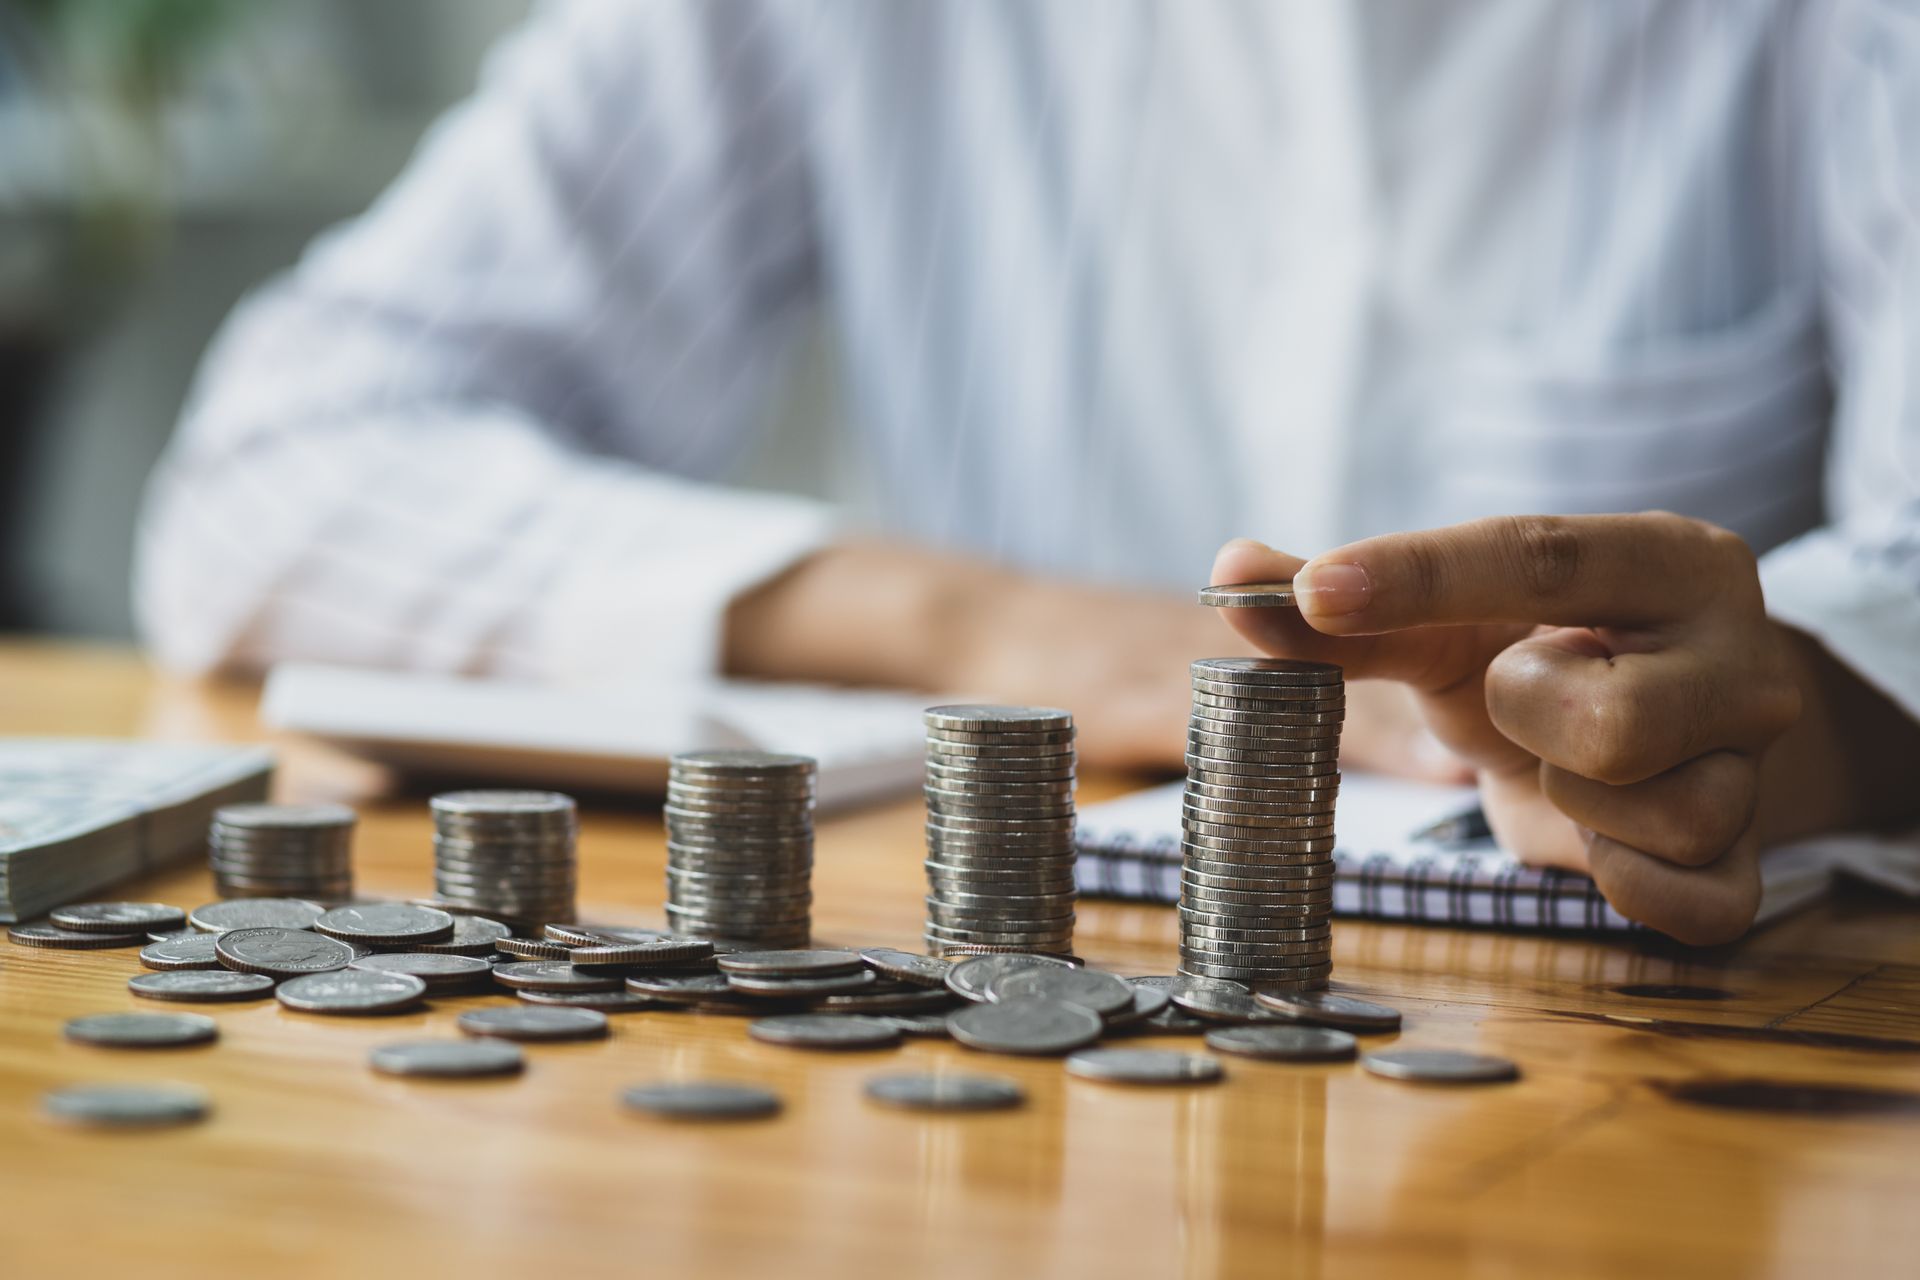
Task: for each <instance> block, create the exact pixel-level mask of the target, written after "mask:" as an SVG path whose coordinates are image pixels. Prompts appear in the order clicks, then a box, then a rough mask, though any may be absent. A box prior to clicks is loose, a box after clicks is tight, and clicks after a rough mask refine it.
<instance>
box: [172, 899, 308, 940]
mask: <svg viewBox="0 0 1920 1280" xmlns="http://www.w3.org/2000/svg"><path fill="white" fill-rule="evenodd" d="M326 913H327V909H326V908H325V907H323V906H321V905H320V904H319V903H317V902H308V901H307V900H306V899H304V898H230V899H228V900H226V901H224V902H209V903H207V904H206V905H205V906H203V907H195V908H194V909H193V910H192V911H191V912H189V913H188V915H187V923H188V924H190V925H192V926H193V927H194V928H196V929H200V930H202V931H204V932H206V933H224V932H226V931H227V930H229V929H311V928H313V922H314V921H315V920H318V919H319V918H320V917H321V916H323V915H325V914H326Z"/></svg>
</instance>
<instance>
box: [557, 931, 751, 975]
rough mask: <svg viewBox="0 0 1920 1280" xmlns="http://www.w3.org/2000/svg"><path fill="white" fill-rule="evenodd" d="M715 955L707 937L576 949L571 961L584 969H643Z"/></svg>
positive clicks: (599, 945)
mask: <svg viewBox="0 0 1920 1280" xmlns="http://www.w3.org/2000/svg"><path fill="white" fill-rule="evenodd" d="M712 955H713V943H712V942H710V941H708V940H707V939H705V938H653V939H649V940H648V941H646V942H599V943H596V944H595V945H593V946H588V947H575V948H574V949H573V951H572V952H571V953H569V955H568V957H567V958H568V959H569V960H571V961H572V962H573V963H574V964H576V965H579V966H581V967H583V968H620V969H639V968H652V967H665V966H671V965H680V964H685V963H687V962H688V961H690V960H704V959H707V958H708V957H710V956H712ZM722 967H723V968H724V967H725V966H722Z"/></svg>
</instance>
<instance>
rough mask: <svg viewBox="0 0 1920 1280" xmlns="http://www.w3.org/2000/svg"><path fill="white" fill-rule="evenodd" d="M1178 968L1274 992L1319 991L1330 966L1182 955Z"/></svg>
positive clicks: (1194, 973) (1197, 975)
mask: <svg viewBox="0 0 1920 1280" xmlns="http://www.w3.org/2000/svg"><path fill="white" fill-rule="evenodd" d="M1180 968H1181V969H1182V970H1183V971H1185V972H1187V973H1190V974H1193V975H1194V976H1196V977H1207V978H1226V979H1229V980H1231V981H1236V982H1252V983H1258V984H1260V985H1261V986H1263V987H1268V988H1271V989H1273V990H1276V991H1281V990H1284V991H1319V990H1322V989H1324V988H1325V987H1326V985H1327V973H1328V971H1329V970H1330V969H1331V968H1332V966H1331V965H1325V964H1322V965H1316V966H1314V967H1313V968H1311V969H1304V970H1302V969H1284V968H1267V967H1263V966H1254V965H1248V964H1241V963H1231V964H1229V963H1221V962H1216V961H1208V960H1201V959H1199V958H1198V957H1194V956H1184V955H1183V956H1182V957H1181V958H1180ZM1276 1016H1277V1015H1276ZM1264 1020H1266V1019H1263V1021H1264Z"/></svg>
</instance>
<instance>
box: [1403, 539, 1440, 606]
mask: <svg viewBox="0 0 1920 1280" xmlns="http://www.w3.org/2000/svg"><path fill="white" fill-rule="evenodd" d="M1405 564H1406V576H1407V581H1406V586H1407V588H1408V590H1409V591H1410V592H1411V593H1412V595H1413V598H1414V599H1416V600H1418V601H1420V603H1421V605H1422V606H1423V607H1424V606H1426V605H1430V604H1432V603H1433V602H1434V601H1436V600H1439V599H1440V598H1441V596H1442V594H1443V593H1444V592H1445V590H1446V577H1447V570H1446V564H1445V560H1444V557H1443V554H1442V552H1441V550H1440V548H1439V547H1438V546H1437V545H1436V544H1435V543H1434V542H1432V541H1431V540H1429V539H1426V538H1411V539H1409V540H1408V541H1407V545H1406V561H1405Z"/></svg>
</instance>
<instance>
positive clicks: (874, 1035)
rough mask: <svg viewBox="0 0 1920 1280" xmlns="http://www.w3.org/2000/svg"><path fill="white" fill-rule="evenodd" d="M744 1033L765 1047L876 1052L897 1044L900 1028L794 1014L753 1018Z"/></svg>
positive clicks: (827, 1015) (872, 1020) (856, 1019)
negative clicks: (767, 1045) (783, 1046)
mask: <svg viewBox="0 0 1920 1280" xmlns="http://www.w3.org/2000/svg"><path fill="white" fill-rule="evenodd" d="M747 1034H748V1035H750V1036H752V1037H753V1038H754V1039H755V1040H759V1041H761V1042H762V1043H765V1044H778V1045H788V1046H792V1047H795V1048H803V1049H879V1048H885V1047H886V1046H889V1045H895V1044H898V1043H900V1031H899V1028H897V1027H893V1026H890V1025H888V1024H887V1023H884V1022H881V1021H880V1020H879V1019H877V1018H862V1017H846V1016H844V1015H840V1014H831V1013H793V1014H785V1015H782V1016H779V1017H773V1018H755V1019H754V1020H753V1021H752V1022H750V1023H748V1024H747Z"/></svg>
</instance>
